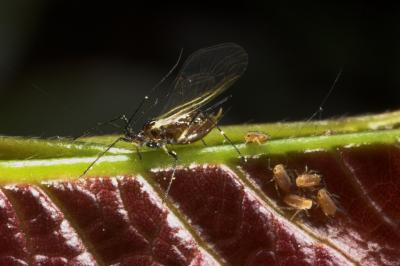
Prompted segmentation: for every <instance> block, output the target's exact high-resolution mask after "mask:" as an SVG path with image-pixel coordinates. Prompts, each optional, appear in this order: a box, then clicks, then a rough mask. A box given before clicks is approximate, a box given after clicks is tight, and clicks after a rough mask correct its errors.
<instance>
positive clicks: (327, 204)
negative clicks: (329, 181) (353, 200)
mask: <svg viewBox="0 0 400 266" xmlns="http://www.w3.org/2000/svg"><path fill="white" fill-rule="evenodd" d="M317 202H318V205H319V206H320V207H321V210H322V212H323V213H324V214H325V215H326V216H328V217H329V216H330V217H333V216H335V214H336V212H337V210H338V207H337V206H336V204H335V202H334V201H333V199H332V197H331V195H330V193H329V192H328V190H326V189H325V188H321V189H320V190H318V193H317Z"/></svg>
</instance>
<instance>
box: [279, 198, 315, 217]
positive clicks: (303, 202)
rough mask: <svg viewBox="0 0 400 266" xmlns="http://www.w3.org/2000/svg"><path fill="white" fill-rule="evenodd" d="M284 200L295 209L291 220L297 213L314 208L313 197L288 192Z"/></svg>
mask: <svg viewBox="0 0 400 266" xmlns="http://www.w3.org/2000/svg"><path fill="white" fill-rule="evenodd" d="M283 202H284V203H285V204H286V205H288V206H289V207H291V208H293V209H295V210H296V211H295V213H294V214H293V215H292V217H291V218H290V220H293V219H294V218H295V217H296V216H297V214H299V213H300V212H302V211H307V210H309V209H311V208H312V206H313V201H312V200H311V199H308V198H305V197H301V196H298V195H296V194H288V195H286V196H285V197H284V198H283Z"/></svg>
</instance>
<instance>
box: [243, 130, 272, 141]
mask: <svg viewBox="0 0 400 266" xmlns="http://www.w3.org/2000/svg"><path fill="white" fill-rule="evenodd" d="M269 138H270V137H269V135H267V134H265V133H262V132H258V131H249V132H247V133H246V135H245V136H244V140H245V142H246V144H247V143H257V144H261V143H264V142H266V141H267V140H268V139H269Z"/></svg>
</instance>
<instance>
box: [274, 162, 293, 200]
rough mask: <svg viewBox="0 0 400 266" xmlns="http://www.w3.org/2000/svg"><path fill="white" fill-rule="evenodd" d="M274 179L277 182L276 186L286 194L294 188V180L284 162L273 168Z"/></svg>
mask: <svg viewBox="0 0 400 266" xmlns="http://www.w3.org/2000/svg"><path fill="white" fill-rule="evenodd" d="M272 173H273V176H272V181H274V182H275V188H276V190H277V191H278V189H280V190H282V191H283V192H284V193H285V194H286V193H289V192H290V190H291V188H292V180H291V179H290V176H289V174H288V172H287V171H286V168H285V166H284V165H283V164H277V165H275V166H274V168H273V169H272Z"/></svg>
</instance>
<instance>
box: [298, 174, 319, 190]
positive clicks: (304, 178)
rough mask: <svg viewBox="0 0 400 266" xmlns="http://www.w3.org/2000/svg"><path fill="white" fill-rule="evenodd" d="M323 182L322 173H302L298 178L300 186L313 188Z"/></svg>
mask: <svg viewBox="0 0 400 266" xmlns="http://www.w3.org/2000/svg"><path fill="white" fill-rule="evenodd" d="M320 183H321V175H318V174H308V173H305V174H301V175H299V176H297V178H296V186H297V187H299V188H313V187H317V186H319V184H320Z"/></svg>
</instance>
